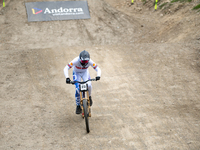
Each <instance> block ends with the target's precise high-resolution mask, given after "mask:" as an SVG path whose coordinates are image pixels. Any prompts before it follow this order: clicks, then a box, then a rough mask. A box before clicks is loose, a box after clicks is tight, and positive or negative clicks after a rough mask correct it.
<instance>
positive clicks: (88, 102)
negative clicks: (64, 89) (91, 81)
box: [80, 91, 91, 118]
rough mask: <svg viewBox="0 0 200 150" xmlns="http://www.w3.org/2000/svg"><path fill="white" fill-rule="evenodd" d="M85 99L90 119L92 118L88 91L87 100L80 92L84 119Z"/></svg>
mask: <svg viewBox="0 0 200 150" xmlns="http://www.w3.org/2000/svg"><path fill="white" fill-rule="evenodd" d="M84 96H85V94H84ZM83 99H86V100H87V105H88V114H89V117H91V108H90V99H89V92H88V91H87V98H85V97H84V98H83V95H82V92H80V104H81V109H82V117H83V118H84V109H83Z"/></svg>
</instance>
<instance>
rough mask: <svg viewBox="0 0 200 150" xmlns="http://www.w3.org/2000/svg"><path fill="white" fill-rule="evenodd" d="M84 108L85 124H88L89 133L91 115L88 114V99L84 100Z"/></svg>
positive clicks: (88, 130)
mask: <svg viewBox="0 0 200 150" xmlns="http://www.w3.org/2000/svg"><path fill="white" fill-rule="evenodd" d="M83 109H84V117H85V125H86V131H87V133H89V132H90V129H89V116H88V106H87V100H86V99H84V100H83Z"/></svg>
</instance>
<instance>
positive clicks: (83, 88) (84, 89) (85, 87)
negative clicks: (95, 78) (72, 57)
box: [80, 83, 87, 91]
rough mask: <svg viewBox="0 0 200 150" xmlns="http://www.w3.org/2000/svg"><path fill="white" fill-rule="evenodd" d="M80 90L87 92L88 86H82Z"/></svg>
mask: <svg viewBox="0 0 200 150" xmlns="http://www.w3.org/2000/svg"><path fill="white" fill-rule="evenodd" d="M80 90H81V91H87V84H86V83H84V84H80Z"/></svg>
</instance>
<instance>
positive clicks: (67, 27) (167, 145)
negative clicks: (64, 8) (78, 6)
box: [0, 0, 200, 150]
mask: <svg viewBox="0 0 200 150" xmlns="http://www.w3.org/2000/svg"><path fill="white" fill-rule="evenodd" d="M30 1H31V0H26V1H25V2H30ZM35 1H40V0H35ZM88 5H89V8H90V15H91V19H89V20H71V21H52V22H34V23H29V22H27V16H26V10H25V6H24V0H11V2H10V3H9V4H8V5H7V6H6V7H5V8H4V9H2V10H1V11H0V63H1V72H0V93H1V95H0V110H1V111H0V118H1V119H0V149H2V150H10V149H16V150H29V149H37V150H39V149H41V150H43V149H44V150H55V149H59V150H66V149H72V150H74V149H103V150H105V149H119V150H121V149H129V150H141V149H142V150H146V149H148V150H157V149H166V150H169V149H170V150H171V149H181V150H189V149H190V150H197V149H200V101H199V100H200V94H199V93H200V74H199V73H200V20H199V13H198V12H194V11H191V10H190V7H189V6H190V5H192V3H191V4H190V5H189V4H188V5H184V6H181V9H180V10H177V7H178V5H174V6H173V7H172V8H171V10H170V11H169V12H167V13H166V14H165V13H164V11H161V10H159V11H157V12H154V11H153V10H152V9H153V7H147V6H143V5H142V3H140V2H138V3H137V5H134V6H131V7H129V6H128V5H126V3H124V0H118V1H117V0H116V1H114V0H100V1H94V0H88ZM178 8H179V7H178ZM141 9H142V11H141ZM175 10H176V11H175ZM171 11H172V12H171ZM173 11H174V12H173ZM84 49H86V50H87V51H89V52H90V55H91V58H92V59H93V60H94V61H95V62H96V63H97V64H98V65H99V67H100V68H101V70H102V77H101V80H100V81H99V82H94V83H93V91H92V97H93V101H94V104H93V106H92V118H90V130H91V132H90V133H89V134H87V133H86V130H85V124H84V120H83V119H82V118H81V117H80V116H79V115H76V114H75V100H74V87H73V86H72V85H66V84H65V77H64V74H63V68H64V67H65V65H66V64H67V63H68V62H69V61H71V60H72V59H73V58H74V57H76V56H77V55H78V54H79V53H80V52H81V51H82V50H84ZM70 73H72V70H70ZM90 74H91V76H92V77H95V76H96V72H95V71H94V70H93V69H90ZM71 77H72V76H71Z"/></svg>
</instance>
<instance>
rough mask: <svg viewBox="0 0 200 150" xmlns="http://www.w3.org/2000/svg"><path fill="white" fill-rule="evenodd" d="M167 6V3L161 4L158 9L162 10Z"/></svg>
mask: <svg viewBox="0 0 200 150" xmlns="http://www.w3.org/2000/svg"><path fill="white" fill-rule="evenodd" d="M167 4H168V2H166V3H163V4H161V5H160V6H159V7H160V9H162V8H163V7H164V6H165V5H167Z"/></svg>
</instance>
